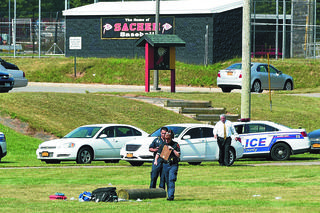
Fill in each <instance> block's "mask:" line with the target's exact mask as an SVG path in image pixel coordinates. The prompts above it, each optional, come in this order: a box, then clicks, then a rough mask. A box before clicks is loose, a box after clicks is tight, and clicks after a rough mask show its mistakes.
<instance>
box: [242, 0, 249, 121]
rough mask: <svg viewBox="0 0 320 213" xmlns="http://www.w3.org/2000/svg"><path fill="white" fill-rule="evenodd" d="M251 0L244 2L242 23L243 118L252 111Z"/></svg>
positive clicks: (247, 116)
mask: <svg viewBox="0 0 320 213" xmlns="http://www.w3.org/2000/svg"><path fill="white" fill-rule="evenodd" d="M250 6H251V4H250V0H244V3H243V24H242V74H243V78H242V90H241V118H242V119H243V118H250V111H251V93H250V88H251V85H250V79H251V66H250V64H251V58H250V55H251V54H250V51H251V39H250V37H251V32H250V31H251V30H250V29H251V26H250V25H251V24H250V21H251V20H250V18H251V17H250V13H251V9H250Z"/></svg>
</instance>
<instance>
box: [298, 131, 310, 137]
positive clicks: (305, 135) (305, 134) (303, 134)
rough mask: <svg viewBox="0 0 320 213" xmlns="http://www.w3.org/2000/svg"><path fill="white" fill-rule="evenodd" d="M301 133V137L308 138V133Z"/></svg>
mask: <svg viewBox="0 0 320 213" xmlns="http://www.w3.org/2000/svg"><path fill="white" fill-rule="evenodd" d="M300 133H301V135H302V136H303V137H307V136H308V135H307V133H306V132H300Z"/></svg>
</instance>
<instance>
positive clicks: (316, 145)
mask: <svg viewBox="0 0 320 213" xmlns="http://www.w3.org/2000/svg"><path fill="white" fill-rule="evenodd" d="M312 146H313V147H317V148H319V147H320V144H318V143H315V144H312Z"/></svg>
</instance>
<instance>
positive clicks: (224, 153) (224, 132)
mask: <svg viewBox="0 0 320 213" xmlns="http://www.w3.org/2000/svg"><path fill="white" fill-rule="evenodd" d="M213 135H214V138H215V139H217V142H218V146H219V164H220V166H229V147H230V145H231V136H232V135H234V136H235V139H237V138H238V133H237V132H236V130H235V128H234V126H233V124H232V122H231V121H229V120H226V116H225V115H224V114H222V115H220V121H219V122H217V124H216V125H215V127H214V129H213Z"/></svg>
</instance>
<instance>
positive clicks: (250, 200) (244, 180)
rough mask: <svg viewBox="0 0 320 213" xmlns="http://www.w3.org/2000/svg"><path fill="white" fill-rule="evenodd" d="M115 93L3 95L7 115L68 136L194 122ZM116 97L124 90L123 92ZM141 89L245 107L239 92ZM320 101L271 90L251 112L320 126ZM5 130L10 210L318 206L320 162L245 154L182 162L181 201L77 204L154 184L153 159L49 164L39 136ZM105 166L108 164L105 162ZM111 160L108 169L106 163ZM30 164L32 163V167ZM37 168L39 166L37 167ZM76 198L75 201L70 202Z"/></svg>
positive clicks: (236, 109) (4, 201)
mask: <svg viewBox="0 0 320 213" xmlns="http://www.w3.org/2000/svg"><path fill="white" fill-rule="evenodd" d="M116 94H118V93H113V94H90V93H89V94H55V93H9V94H0V112H1V114H2V116H6V115H10V116H11V117H12V118H19V119H21V120H23V121H25V122H28V123H30V125H31V126H32V127H33V128H34V129H37V130H40V129H42V130H45V131H47V132H50V133H53V134H55V135H57V136H63V135H65V134H66V133H67V132H69V131H71V130H72V129H74V128H76V127H78V126H80V125H83V124H89V123H127V124H132V125H135V126H138V127H140V128H142V129H144V130H145V131H147V132H152V131H153V130H154V129H156V128H158V127H159V126H162V125H164V124H168V123H180V122H196V121H194V120H191V119H190V118H186V117H183V116H181V115H179V114H176V113H174V112H171V111H167V110H165V109H162V108H160V107H156V106H152V105H150V104H146V103H143V102H139V101H133V100H128V99H124V98H121V97H118V96H117V97H115V96H113V95H116ZM118 95H123V93H122V94H118ZM136 95H145V96H157V97H168V98H174V99H175V98H177V99H185V100H211V101H212V105H213V106H217V107H226V108H227V111H228V112H229V113H240V94H237V93H231V94H223V93H214V94H212V93H190V94H189V93H176V94H171V93H164V92H159V93H148V94H147V93H140V94H139V93H136ZM319 101H320V100H319V99H317V98H308V97H299V96H291V95H284V94H282V93H281V94H278V93H273V94H272V103H273V107H272V112H270V108H269V96H268V94H253V95H252V118H253V119H266V120H273V121H275V122H279V123H281V124H285V125H288V126H290V127H293V128H298V127H299V126H301V127H303V128H306V129H307V131H311V130H313V129H316V128H319V126H318V124H319V120H318V115H319V110H320V109H319V107H318V106H319V104H320V103H319ZM0 130H1V131H3V132H4V133H5V134H6V136H7V143H8V156H6V157H5V158H3V159H2V162H1V163H0V173H1V181H0V187H1V189H2V191H3V193H1V195H0V206H1V207H0V208H1V210H3V211H4V212H85V211H90V212H107V211H113V212H137V211H139V212H151V211H153V212H164V211H166V212H178V211H184V212H319V209H320V208H319V201H320V199H319V197H320V196H319V194H320V184H319V182H318V180H319V178H320V177H319V176H320V167H319V166H316V165H314V166H309V165H301V166H286V165H285V166H254V164H261V163H270V162H271V161H267V160H265V159H240V160H239V161H236V162H235V164H234V166H232V167H220V166H218V163H217V162H208V163H203V164H201V165H199V166H190V165H188V164H186V163H182V164H181V165H180V168H179V172H178V181H177V183H176V200H175V201H174V202H167V201H166V200H165V199H164V198H159V199H146V200H143V201H140V202H139V201H127V202H118V203H94V202H79V201H78V200H77V197H78V196H79V194H80V193H82V192H84V191H93V190H94V189H96V188H99V187H108V186H110V184H112V186H115V187H117V189H118V190H119V189H134V188H137V189H138V188H148V185H149V181H150V170H151V165H150V164H145V165H143V166H142V167H131V166H129V164H128V163H127V162H123V161H120V163H119V164H105V163H104V162H93V163H92V165H91V166H93V167H91V166H78V165H77V164H75V162H63V163H61V164H59V165H47V164H45V163H43V162H40V161H39V160H37V159H36V155H35V150H36V148H37V146H38V144H39V143H41V141H40V140H38V139H35V138H32V137H29V136H25V135H21V134H19V133H17V132H15V131H13V130H12V129H10V128H8V127H5V126H3V125H0ZM319 159H320V157H319V156H318V155H316V154H301V155H295V156H292V157H291V158H290V160H289V161H286V162H310V161H312V162H313V161H319ZM101 166H104V167H101ZM105 166H108V167H105ZM26 167H28V168H26ZM34 167H37V168H34ZM56 192H62V193H65V194H66V196H67V197H68V200H67V201H51V200H49V195H52V194H54V193H56ZM72 197H74V198H75V200H70V198H72Z"/></svg>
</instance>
